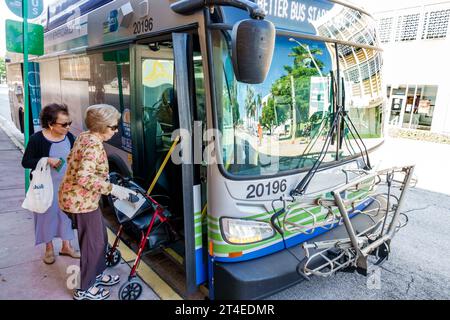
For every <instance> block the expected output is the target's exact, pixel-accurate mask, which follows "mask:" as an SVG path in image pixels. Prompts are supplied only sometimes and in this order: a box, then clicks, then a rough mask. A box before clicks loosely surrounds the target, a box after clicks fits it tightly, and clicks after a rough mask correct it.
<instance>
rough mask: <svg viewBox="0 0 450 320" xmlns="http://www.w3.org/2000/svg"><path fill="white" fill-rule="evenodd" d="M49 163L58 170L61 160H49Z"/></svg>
mask: <svg viewBox="0 0 450 320" xmlns="http://www.w3.org/2000/svg"><path fill="white" fill-rule="evenodd" d="M47 163H48V164H49V165H50V167H52V168H54V169H56V168H58V166H59V165H60V164H61V159H56V158H48V159H47Z"/></svg>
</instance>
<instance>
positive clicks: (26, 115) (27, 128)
mask: <svg viewBox="0 0 450 320" xmlns="http://www.w3.org/2000/svg"><path fill="white" fill-rule="evenodd" d="M22 17H23V110H24V120H23V126H24V133H23V135H24V146H25V148H26V147H27V145H28V138H29V135H30V121H29V118H30V107H29V101H28V21H27V20H28V0H22ZM29 186H30V170H29V169H25V192H26V191H28V187H29Z"/></svg>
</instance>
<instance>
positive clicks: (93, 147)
mask: <svg viewBox="0 0 450 320" xmlns="http://www.w3.org/2000/svg"><path fill="white" fill-rule="evenodd" d="M120 117H121V115H120V113H119V112H118V111H117V110H116V108H114V107H113V106H110V105H105V104H98V105H93V106H90V107H89V108H88V109H87V110H86V118H85V123H86V127H87V128H88V131H86V132H83V133H81V134H80V135H79V136H78V138H77V140H76V141H75V144H74V146H73V149H72V151H71V152H70V154H69V157H68V160H67V171H66V174H65V176H64V178H63V180H62V183H61V185H60V187H59V206H60V208H61V209H62V210H63V211H64V212H66V213H68V214H72V216H73V217H74V220H75V221H76V224H77V229H78V240H79V243H80V251H81V260H80V269H81V270H80V271H81V277H80V278H81V287H80V289H77V290H75V292H74V295H73V298H74V299H75V300H104V299H107V298H108V297H109V295H110V292H109V290H105V289H104V288H100V287H99V286H112V285H115V284H117V283H119V281H120V279H119V276H117V275H116V276H113V275H104V274H103V272H104V270H105V269H106V262H105V253H106V246H107V241H108V238H107V233H106V227H105V224H104V222H103V217H102V213H101V211H100V209H99V200H100V197H101V195H102V194H103V195H109V194H112V195H113V196H115V197H117V198H119V199H127V198H128V197H129V194H130V193H134V192H133V191H132V190H129V189H127V188H123V187H121V186H118V185H114V184H111V183H110V182H109V181H108V176H109V166H108V158H107V156H106V152H105V149H104V147H103V142H104V141H108V140H109V139H111V138H112V136H113V135H114V134H115V133H116V132H117V131H118V128H119V119H120Z"/></svg>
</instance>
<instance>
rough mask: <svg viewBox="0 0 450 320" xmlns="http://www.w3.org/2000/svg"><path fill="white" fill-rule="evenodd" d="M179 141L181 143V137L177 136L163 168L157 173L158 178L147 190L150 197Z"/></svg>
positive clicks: (156, 177) (154, 179) (162, 165)
mask: <svg viewBox="0 0 450 320" xmlns="http://www.w3.org/2000/svg"><path fill="white" fill-rule="evenodd" d="M178 141H180V136H177V137H176V138H175V140H174V142H173V143H172V146H171V147H170V149H169V151H168V152H167V154H166V157H165V159H164V161H163V163H162V164H161V167H160V168H159V170H158V172H157V173H156V176H155V177H154V178H153V181H152V184H151V185H150V187H149V188H148V190H147V194H148V195H150V194H151V192H152V191H153V188H154V187H155V185H156V182H157V181H158V179H159V176H160V175H161V173H162V172H163V170H164V168H165V166H166V165H167V161H169V158H170V156H171V155H172V153H173V151H174V150H175V147H176V145H177V143H178Z"/></svg>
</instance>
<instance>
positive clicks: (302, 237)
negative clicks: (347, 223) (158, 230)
mask: <svg viewBox="0 0 450 320" xmlns="http://www.w3.org/2000/svg"><path fill="white" fill-rule="evenodd" d="M372 202H373V199H372V198H369V199H367V200H365V201H364V202H363V203H361V204H360V205H358V206H357V207H356V208H355V210H356V211H358V210H359V211H361V210H364V209H365V208H367V207H368V206H370V205H371V204H372ZM356 215H357V214H356V213H354V214H352V213H350V214H349V217H350V218H353V217H354V216H356ZM333 229H334V228H333ZM328 231H330V230H327V229H324V228H317V230H316V231H315V232H314V233H312V234H299V235H297V236H294V237H292V238H289V239H287V240H286V246H287V247H288V248H291V247H294V246H298V245H299V244H301V243H303V242H305V241H308V240H310V239H312V238H315V237H317V236H319V235H321V234H324V233H326V232H328ZM285 248H286V247H285V245H284V243H283V241H280V242H278V243H276V244H274V245H271V246H269V247H266V248H262V249H261V250H257V251H253V252H249V253H246V254H243V255H242V256H240V257H237V258H228V257H214V259H215V260H216V261H218V262H242V261H247V260H251V259H256V258H260V257H263V256H267V255H269V254H272V253H275V252H278V251H282V250H284V249H285Z"/></svg>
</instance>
